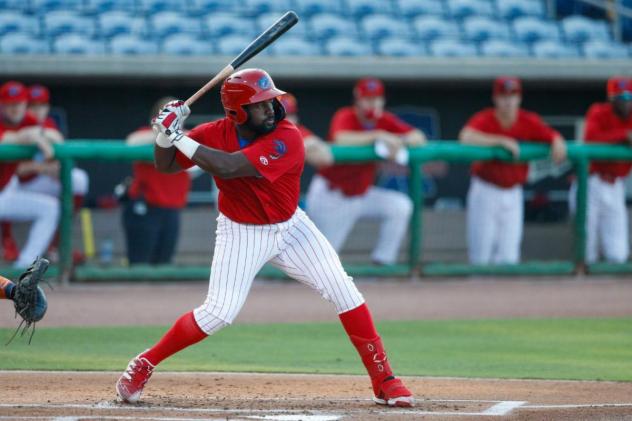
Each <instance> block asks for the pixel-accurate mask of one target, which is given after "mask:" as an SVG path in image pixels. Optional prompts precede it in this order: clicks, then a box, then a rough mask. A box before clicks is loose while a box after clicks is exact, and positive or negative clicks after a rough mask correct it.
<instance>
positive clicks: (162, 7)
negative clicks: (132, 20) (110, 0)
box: [136, 0, 174, 16]
mask: <svg viewBox="0 0 632 421" xmlns="http://www.w3.org/2000/svg"><path fill="white" fill-rule="evenodd" d="M136 1H137V2H138V8H139V10H140V11H141V12H142V13H145V14H146V15H148V16H149V15H153V14H154V13H158V12H168V11H171V10H173V9H174V7H173V1H170V0H136Z"/></svg>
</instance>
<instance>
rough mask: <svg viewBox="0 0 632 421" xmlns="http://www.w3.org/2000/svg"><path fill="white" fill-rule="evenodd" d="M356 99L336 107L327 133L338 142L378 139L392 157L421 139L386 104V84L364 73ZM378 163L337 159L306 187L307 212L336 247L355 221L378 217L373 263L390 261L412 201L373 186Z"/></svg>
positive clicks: (394, 257) (368, 142) (394, 256)
mask: <svg viewBox="0 0 632 421" xmlns="http://www.w3.org/2000/svg"><path fill="white" fill-rule="evenodd" d="M353 95H354V105H353V106H351V107H344V108H342V109H340V110H338V111H337V112H336V114H335V115H334V117H333V119H332V122H331V126H330V129H329V139H330V141H331V142H333V143H335V144H337V145H373V144H375V143H376V142H378V141H380V142H383V143H384V144H386V145H387V146H388V148H389V151H390V154H391V158H393V159H394V158H395V156H396V155H397V152H398V151H399V149H400V148H404V147H406V146H407V145H422V144H424V143H425V141H426V137H425V136H424V134H423V133H422V132H421V131H420V130H418V129H415V128H414V127H412V126H410V125H408V124H407V123H405V122H403V121H402V120H401V119H399V118H398V117H397V116H395V115H394V114H392V113H389V112H388V111H385V110H384V104H385V99H384V85H383V84H382V82H381V81H380V80H378V79H374V78H366V79H361V80H360V81H358V82H357V83H356V86H355V88H354V90H353ZM375 172H376V164H375V163H374V162H370V163H362V164H337V165H332V166H330V167H326V168H323V169H321V170H320V171H319V173H318V174H317V175H315V176H314V178H313V179H312V182H311V185H310V187H309V191H308V193H307V213H308V214H309V216H310V218H311V219H312V220H313V221H314V223H315V224H316V226H317V227H318V228H319V229H320V230H321V231H322V232H323V234H325V237H327V239H328V240H329V242H330V243H331V245H332V246H333V247H334V249H335V250H336V251H340V249H342V246H343V245H344V243H345V240H346V239H347V236H348V235H349V233H350V232H351V230H352V228H353V226H354V225H355V223H356V221H357V220H358V219H360V218H363V217H368V218H378V219H381V220H382V224H381V227H380V234H379V237H378V240H377V244H376V246H375V248H374V250H373V253H372V256H371V257H372V260H373V262H374V263H376V264H393V263H395V262H396V261H397V253H398V251H399V247H400V245H401V243H402V240H403V239H404V235H405V234H406V228H407V227H408V222H409V220H410V215H411V213H412V209H413V205H412V201H411V200H410V198H409V197H408V196H407V195H405V194H403V193H400V192H397V191H394V190H390V189H385V188H381V187H376V186H374V185H373V183H374V182H375Z"/></svg>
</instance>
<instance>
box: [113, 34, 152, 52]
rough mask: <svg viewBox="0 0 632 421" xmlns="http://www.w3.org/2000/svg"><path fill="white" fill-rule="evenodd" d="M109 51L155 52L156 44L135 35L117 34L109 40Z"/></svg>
mask: <svg viewBox="0 0 632 421" xmlns="http://www.w3.org/2000/svg"><path fill="white" fill-rule="evenodd" d="M110 52H111V53H112V54H116V55H145V54H157V53H158V44H157V43H156V42H154V41H149V40H146V39H144V38H142V37H139V36H136V35H119V36H116V37H114V38H112V40H111V41H110Z"/></svg>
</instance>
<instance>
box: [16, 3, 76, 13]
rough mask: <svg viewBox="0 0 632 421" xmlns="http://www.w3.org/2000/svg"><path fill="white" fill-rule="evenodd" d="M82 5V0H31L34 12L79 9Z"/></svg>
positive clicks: (31, 7) (31, 8)
mask: <svg viewBox="0 0 632 421" xmlns="http://www.w3.org/2000/svg"><path fill="white" fill-rule="evenodd" d="M24 3H28V2H27V1H25V2H24ZM81 6H82V0H31V1H30V6H29V8H30V10H31V11H32V12H33V13H36V14H41V15H44V14H45V13H47V12H50V11H53V10H75V11H78V10H80V8H81Z"/></svg>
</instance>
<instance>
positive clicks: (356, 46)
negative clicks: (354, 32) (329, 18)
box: [325, 37, 372, 57]
mask: <svg viewBox="0 0 632 421" xmlns="http://www.w3.org/2000/svg"><path fill="white" fill-rule="evenodd" d="M325 51H326V52H327V54H328V55H330V56H346V57H357V56H370V55H372V51H371V47H369V46H368V45H367V44H365V43H362V42H360V41H358V40H357V39H356V38H350V37H334V38H332V39H330V40H329V41H327V44H326V45H325Z"/></svg>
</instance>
